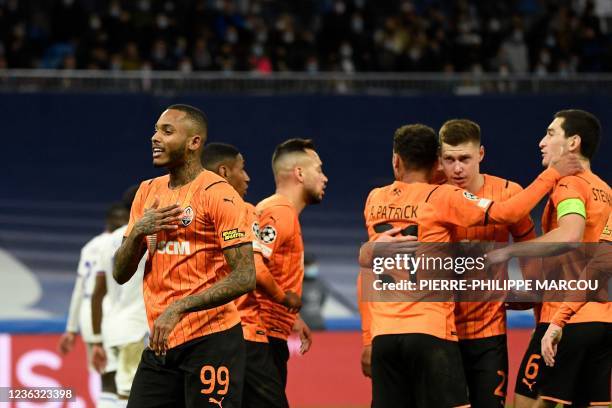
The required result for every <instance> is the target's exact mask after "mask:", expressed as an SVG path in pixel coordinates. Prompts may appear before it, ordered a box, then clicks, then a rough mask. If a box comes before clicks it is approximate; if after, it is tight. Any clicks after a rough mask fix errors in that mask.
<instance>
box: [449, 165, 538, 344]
mask: <svg viewBox="0 0 612 408" xmlns="http://www.w3.org/2000/svg"><path fill="white" fill-rule="evenodd" d="M483 177H484V184H483V186H482V187H481V189H480V190H479V191H478V192H477V193H476V195H477V196H478V197H483V198H488V199H490V200H493V201H505V200H507V199H508V198H510V197H512V196H513V195H515V194H517V193H519V192H520V191H521V190H522V188H521V186H520V185H518V184H516V183H513V182H511V181H508V180H505V179H502V178H499V177H495V176H490V175H488V174H483ZM510 234H511V235H512V237H513V239H514V241H526V240H530V239H533V238H535V237H536V234H535V226H534V225H533V221H532V220H531V217H529V216H525V217H524V218H522V219H521V220H520V221H519V222H517V223H516V224H511V225H507V224H499V225H496V224H489V225H486V226H476V227H469V228H464V227H454V228H453V229H452V231H451V237H452V238H451V239H452V241H453V242H460V241H463V240H469V241H492V242H508V238H509V236H510ZM504 274H505V273H504ZM455 324H456V325H457V335H458V336H459V339H480V338H484V337H491V336H497V335H502V334H506V310H505V308H504V303H503V302H457V303H456V304H455Z"/></svg>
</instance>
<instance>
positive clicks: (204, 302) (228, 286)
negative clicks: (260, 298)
mask: <svg viewBox="0 0 612 408" xmlns="http://www.w3.org/2000/svg"><path fill="white" fill-rule="evenodd" d="M223 255H224V256H225V260H226V261H227V263H228V265H229V267H230V269H231V271H230V273H229V275H227V276H226V277H225V278H224V279H221V280H220V281H219V282H217V283H215V284H214V285H212V286H211V287H210V288H208V289H206V290H204V291H202V292H200V293H196V294H195V295H191V296H188V297H186V298H183V299H181V300H178V301H176V302H175V304H176V307H177V308H178V310H179V311H180V312H181V313H186V312H193V311H197V310H204V309H210V308H213V307H217V306H220V305H223V304H225V303H227V302H229V301H231V300H234V299H236V298H237V297H239V296H241V295H243V294H245V293H247V292H250V291H252V290H253V289H255V282H256V279H255V262H254V260H253V245H252V244H251V242H245V243H244V244H241V245H236V246H232V247H229V248H226V249H225V250H223ZM172 306H174V304H173V305H172Z"/></svg>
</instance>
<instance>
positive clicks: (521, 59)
mask: <svg viewBox="0 0 612 408" xmlns="http://www.w3.org/2000/svg"><path fill="white" fill-rule="evenodd" d="M609 4H610V0H592V1H570V0H515V1H514V0H513V1H503V2H502V1H498V2H495V1H485V0H456V1H435V0H412V1H410V0H404V1H399V0H398V1H395V0H385V1H383V0H380V1H379V0H308V1H291V2H284V1H272V0H239V1H238V0H237V1H217V0H214V1H213V0H182V1H178V0H177V1H149V0H139V1H138V2H132V1H125V0H122V1H119V0H109V1H102V0H74V1H72V0H57V1H47V0H24V1H17V0H0V130H1V133H0V141H1V147H2V148H1V152H2V156H1V163H2V164H0V170H1V171H0V175H1V176H2V182H1V183H0V278H1V281H0V387H9V386H31V387H32V386H41V385H46V386H60V385H63V386H70V387H74V388H75V390H76V391H78V394H79V399H78V401H77V403H75V404H74V405H66V406H70V407H71V408H75V407H85V406H93V405H92V397H93V396H95V395H96V393H97V392H98V391H99V384H98V378H97V376H96V375H95V374H88V373H87V368H86V363H85V354H84V349H83V347H82V344H79V346H78V348H77V350H76V351H75V353H73V354H72V355H70V356H69V357H67V358H65V359H61V358H60V357H59V354H58V353H57V351H56V344H57V339H58V337H59V334H60V333H61V332H63V331H64V327H65V318H66V312H67V309H68V304H69V302H70V291H71V290H72V285H73V282H74V278H75V273H76V266H77V260H78V256H79V251H80V249H81V247H82V246H83V244H84V243H85V242H87V241H88V240H89V239H90V238H91V237H93V236H94V235H96V234H98V233H99V232H101V230H102V229H103V216H104V210H105V209H106V208H107V206H108V205H109V204H110V203H111V202H113V201H116V200H119V199H120V198H121V194H122V192H123V191H124V190H125V189H126V188H127V187H129V186H130V185H133V184H134V183H137V182H139V181H141V180H143V179H146V178H151V177H155V176H157V175H160V174H162V170H159V169H154V168H153V167H152V166H151V142H150V138H151V135H152V134H153V126H154V124H155V121H156V119H157V118H158V116H159V115H160V113H161V112H162V111H163V109H164V108H165V107H166V106H168V105H170V104H173V103H188V104H192V105H195V106H197V107H199V108H201V109H202V110H203V111H205V112H206V113H207V115H208V117H209V141H221V142H227V143H232V144H234V145H236V146H237V147H238V148H239V149H240V150H241V151H242V153H243V154H244V156H245V158H246V169H247V171H248V173H249V175H250V176H251V183H250V187H249V192H248V195H247V200H248V201H250V202H252V203H257V202H258V201H259V200H260V199H262V198H264V197H266V196H268V195H270V194H271V193H273V191H274V182H273V178H272V171H271V165H270V161H271V154H272V151H273V149H274V147H275V146H276V145H277V144H278V143H279V142H281V141H283V140H285V139H287V138H293V137H303V138H312V139H313V140H314V141H315V144H316V146H317V150H318V152H319V154H320V156H321V158H322V160H323V163H324V166H323V168H324V171H325V173H326V175H327V176H328V177H329V183H328V187H327V190H326V194H325V198H324V201H323V202H322V203H321V204H320V205H317V206H312V207H308V208H307V209H306V210H305V211H304V212H303V213H302V216H301V221H302V230H303V235H304V239H305V247H306V252H307V253H310V254H311V255H314V256H315V257H316V259H317V261H318V263H319V271H320V275H319V278H320V280H321V282H323V284H324V285H325V287H326V288H327V289H328V290H329V293H330V296H329V301H328V304H331V303H333V307H329V308H327V309H326V310H325V313H324V317H325V324H326V326H327V331H325V332H317V333H315V340H314V345H313V348H312V350H311V351H310V352H309V353H308V354H307V355H305V356H298V355H297V352H296V350H297V349H298V348H299V341H297V340H295V339H293V340H291V341H290V342H289V346H290V349H291V352H292V357H291V360H290V367H289V385H288V395H289V398H290V400H291V402H292V406H294V407H298V408H312V407H317V408H323V407H325V408H339V407H365V406H367V404H368V399H369V393H370V390H369V382H368V380H366V379H365V378H364V377H363V376H362V374H361V371H360V366H359V353H360V350H361V340H360V333H359V319H358V314H357V307H356V306H357V305H356V300H355V279H356V276H357V273H358V268H357V265H356V255H357V253H358V249H359V246H360V244H361V243H362V242H363V241H364V240H365V238H366V234H365V231H364V228H363V216H362V211H363V206H364V201H365V198H366V196H367V193H368V192H369V191H370V190H371V189H372V188H373V187H376V186H380V185H384V184H387V183H389V182H391V181H392V178H393V177H392V171H391V146H392V137H393V132H394V130H395V129H396V128H398V127H399V126H401V125H403V124H408V123H415V122H420V123H424V124H427V125H429V126H432V127H434V128H436V129H437V128H439V127H440V125H441V124H442V123H443V122H444V121H446V120H448V119H451V118H468V119H471V120H474V121H476V122H478V123H479V124H480V126H481V129H482V135H483V144H484V146H485V149H486V156H485V160H484V162H483V164H482V166H481V169H482V171H483V172H486V173H491V174H493V175H496V176H500V177H504V178H509V179H511V180H514V181H517V182H519V183H521V184H522V185H526V184H527V183H528V182H530V181H531V180H532V179H533V178H534V177H535V176H536V175H537V174H538V173H539V172H540V171H541V167H540V161H541V157H540V151H539V148H538V143H539V141H540V139H541V138H542V137H543V136H544V133H545V130H546V127H547V125H548V124H549V123H550V121H551V120H552V115H553V114H554V112H556V111H558V110H561V109H567V108H580V109H585V110H588V111H590V112H592V113H594V114H595V115H596V116H597V117H598V118H599V119H600V120H601V122H602V125H603V140H602V144H601V146H600V150H599V153H598V155H597V157H596V159H595V160H594V161H593V169H594V171H595V172H596V173H597V174H598V175H599V176H600V177H602V178H603V179H604V180H606V181H607V182H608V183H609V182H610V176H611V175H612V162H611V160H610V154H611V153H612V142H611V141H610V134H611V133H612V130H611V129H612V120H611V118H612V92H611V90H612V75H611V74H610V72H612V41H611V40H612V7H610V5H609ZM262 33H265V34H266V35H262ZM202 44H204V46H202ZM541 209H542V205H540V207H538V208H537V209H536V210H534V211H533V213H532V216H533V218H534V219H535V220H536V221H537V224H539V216H540V212H541ZM532 325H533V318H532V315H531V312H526V313H516V314H513V315H511V316H509V327H510V331H509V351H510V365H511V371H510V374H509V379H510V387H509V395H510V396H511V395H512V383H513V381H514V378H515V374H514V373H515V371H516V365H517V361H518V360H519V359H520V358H521V357H522V353H523V351H524V350H525V347H526V342H527V341H528V339H529V335H530V328H531V326H532ZM513 370H514V371H513ZM0 405H2V402H1V401H0Z"/></svg>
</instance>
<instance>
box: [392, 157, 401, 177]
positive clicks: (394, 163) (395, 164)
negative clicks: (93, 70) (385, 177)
mask: <svg viewBox="0 0 612 408" xmlns="http://www.w3.org/2000/svg"><path fill="white" fill-rule="evenodd" d="M399 164H400V157H399V155H398V154H397V153H393V157H392V158H391V165H392V166H393V170H395V172H397V171H398V170H399Z"/></svg>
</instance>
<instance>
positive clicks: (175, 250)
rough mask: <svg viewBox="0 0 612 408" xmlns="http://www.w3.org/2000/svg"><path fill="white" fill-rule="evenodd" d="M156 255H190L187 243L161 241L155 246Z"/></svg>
mask: <svg viewBox="0 0 612 408" xmlns="http://www.w3.org/2000/svg"><path fill="white" fill-rule="evenodd" d="M157 253H158V254H168V255H190V254H191V247H190V246H189V241H182V242H181V241H161V242H160V243H158V244H157Z"/></svg>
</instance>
